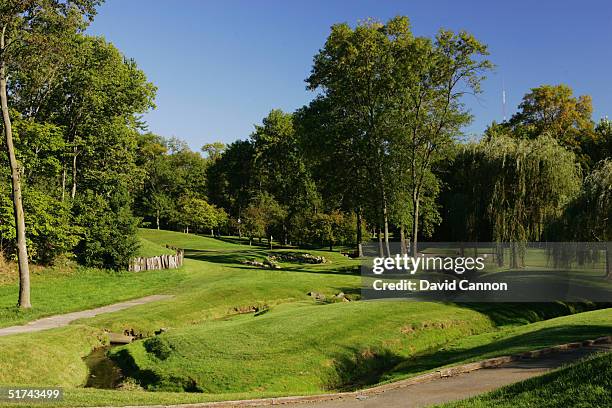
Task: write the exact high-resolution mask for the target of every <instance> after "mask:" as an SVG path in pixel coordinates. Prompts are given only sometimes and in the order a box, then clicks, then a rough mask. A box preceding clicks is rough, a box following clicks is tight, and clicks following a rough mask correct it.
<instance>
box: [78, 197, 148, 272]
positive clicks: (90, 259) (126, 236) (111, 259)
mask: <svg viewBox="0 0 612 408" xmlns="http://www.w3.org/2000/svg"><path fill="white" fill-rule="evenodd" d="M129 200H130V196H129V194H128V193H127V192H126V191H121V190H119V189H118V190H116V191H115V192H114V193H113V194H112V196H111V197H110V198H109V197H107V196H103V195H101V194H98V193H94V192H93V191H91V190H85V191H84V192H83V194H80V195H78V196H77V198H76V199H75V200H74V204H73V213H74V216H75V223H76V225H78V227H79V235H80V237H79V242H78V244H77V246H76V248H75V253H76V255H77V260H78V261H79V263H81V264H83V265H88V266H93V267H102V268H108V269H116V270H118V269H126V268H127V267H128V265H129V262H130V259H132V258H133V257H134V256H135V255H136V251H137V250H138V245H139V244H138V237H137V236H136V232H137V229H138V219H137V218H135V217H134V216H133V215H132V212H131V209H130V204H131V203H130V202H129Z"/></svg>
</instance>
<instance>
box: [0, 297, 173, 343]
mask: <svg viewBox="0 0 612 408" xmlns="http://www.w3.org/2000/svg"><path fill="white" fill-rule="evenodd" d="M172 297H173V296H172V295H151V296H145V297H143V298H139V299H133V300H128V301H125V302H119V303H115V304H112V305H107V306H102V307H98V308H95V309H89V310H81V311H80V312H72V313H66V314H61V315H55V316H49V317H44V318H42V319H38V320H34V321H31V322H29V323H26V324H24V325H23V326H11V327H5V328H0V337H1V336H10V335H13V334H21V333H32V332H37V331H42V330H49V329H55V328H58V327H64V326H67V325H69V324H70V323H72V322H73V321H75V320H77V319H85V318H88V317H94V316H97V315H99V314H103V313H112V312H118V311H120V310H123V309H127V308H130V307H134V306H139V305H144V304H147V303H151V302H157V301H158V300H165V299H170V298H172Z"/></svg>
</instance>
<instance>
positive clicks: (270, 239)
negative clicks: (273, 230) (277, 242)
mask: <svg viewBox="0 0 612 408" xmlns="http://www.w3.org/2000/svg"><path fill="white" fill-rule="evenodd" d="M269 241H270V242H269V243H270V249H272V235H270V238H269Z"/></svg>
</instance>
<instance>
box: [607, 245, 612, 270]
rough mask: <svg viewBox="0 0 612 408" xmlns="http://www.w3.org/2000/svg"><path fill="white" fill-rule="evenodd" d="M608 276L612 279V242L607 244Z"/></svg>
mask: <svg viewBox="0 0 612 408" xmlns="http://www.w3.org/2000/svg"><path fill="white" fill-rule="evenodd" d="M606 278H607V279H612V243H611V242H608V243H607V244H606Z"/></svg>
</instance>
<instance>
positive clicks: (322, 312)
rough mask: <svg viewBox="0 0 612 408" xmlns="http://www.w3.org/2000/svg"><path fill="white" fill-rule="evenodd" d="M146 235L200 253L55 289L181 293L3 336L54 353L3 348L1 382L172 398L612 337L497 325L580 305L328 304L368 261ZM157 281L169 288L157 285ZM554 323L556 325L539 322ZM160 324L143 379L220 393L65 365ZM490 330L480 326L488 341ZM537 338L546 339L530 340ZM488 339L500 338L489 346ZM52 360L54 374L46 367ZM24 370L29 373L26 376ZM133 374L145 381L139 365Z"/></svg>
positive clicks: (134, 355) (589, 320)
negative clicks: (102, 386)
mask: <svg viewBox="0 0 612 408" xmlns="http://www.w3.org/2000/svg"><path fill="white" fill-rule="evenodd" d="M141 235H142V236H143V237H144V238H145V239H147V240H149V241H151V242H153V243H156V244H159V245H163V244H171V245H173V246H177V247H182V248H185V249H186V255H187V257H189V259H186V261H185V266H184V267H183V268H181V269H178V270H170V271H159V274H160V275H157V274H158V272H155V271H148V272H144V273H136V274H127V273H125V274H119V275H118V276H120V275H125V276H124V277H117V278H116V277H115V276H114V275H112V274H111V275H110V276H106V278H108V279H109V280H110V281H109V282H102V281H100V282H93V283H90V282H89V280H88V279H83V284H82V288H81V292H80V293H79V292H75V291H74V290H73V286H72V281H73V280H74V276H65V277H63V278H57V279H58V281H57V282H58V283H57V288H56V292H57V293H56V296H60V297H64V299H65V300H66V302H65V303H63V307H68V306H70V307H73V305H72V304H70V300H72V301H73V302H81V301H80V300H79V297H84V298H86V299H88V300H87V301H82V302H81V303H78V304H79V305H81V306H79V307H80V308H89V307H91V305H87V306H84V304H85V303H87V302H88V301H89V302H96V303H98V304H99V303H100V302H101V300H100V299H99V298H96V294H99V293H100V292H101V290H100V287H103V288H106V290H108V291H109V292H110V293H109V295H108V296H109V298H110V297H112V296H116V295H115V292H119V293H121V291H126V292H128V291H129V292H130V293H131V294H132V295H134V296H131V297H139V296H143V295H145V294H149V293H152V292H157V293H160V292H162V291H163V293H172V294H175V297H174V298H173V299H170V300H167V301H163V302H157V303H151V304H148V305H144V306H139V307H134V308H131V309H126V310H123V311H120V312H117V313H112V314H109V315H101V316H98V317H96V318H93V319H86V320H82V321H80V322H78V324H75V325H71V326H69V327H67V328H64V329H60V330H50V331H47V332H41V333H37V334H36V335H21V336H14V337H4V338H2V337H0V350H5V345H9V344H17V343H15V342H18V339H30V338H32V339H35V344H36V345H37V347H38V349H42V350H43V351H44V352H45V353H47V354H48V355H49V356H56V357H57V358H55V359H54V358H46V357H44V356H43V357H41V355H39V354H38V353H39V352H37V351H35V350H34V348H33V347H34V343H31V344H32V346H31V347H25V346H24V347H23V348H22V349H21V350H17V349H16V348H12V349H11V350H13V351H11V354H12V357H6V356H5V355H4V353H2V354H0V361H2V363H3V365H2V368H3V369H2V370H0V384H7V383H10V384H16V383H17V384H30V385H32V384H40V385H47V386H49V385H56V384H61V385H64V386H65V387H67V388H66V390H65V391H66V398H65V401H64V402H63V403H62V405H66V406H75V405H105V404H116V405H129V404H157V403H160V404H164V403H165V404H170V403H179V402H197V401H211V400H223V399H237V398H253V397H263V396H278V395H287V394H295V393H317V392H321V391H327V390H329V389H348V388H353V387H357V386H361V385H366V384H373V383H376V382H378V381H388V380H391V379H395V378H401V377H405V376H408V375H413V374H416V373H417V372H422V371H427V370H428V369H431V368H432V367H433V365H434V364H438V365H442V364H448V363H450V362H454V361H456V362H460V361H463V360H465V359H472V358H473V359H476V358H477V357H478V356H479V355H499V354H505V353H506V352H507V351H508V349H509V347H511V346H512V344H515V345H516V347H527V348H534V347H532V346H533V345H534V344H535V343H537V341H536V340H534V339H536V338H537V335H536V334H535V333H538V332H539V333H541V334H542V340H541V343H545V342H549V344H556V343H558V342H562V341H563V340H562V338H561V337H558V336H557V334H559V333H560V332H559V331H556V332H555V331H550V332H548V334H547V333H546V332H544V331H542V330H543V329H544V328H548V329H550V328H553V329H555V330H564V331H563V333H565V335H566V336H567V337H568V338H570V337H571V339H572V340H579V339H581V338H591V337H597V336H599V335H603V334H609V333H610V332H612V310H601V311H597V312H591V313H581V314H578V315H575V316H570V317H571V318H573V319H571V320H563V319H561V320H559V319H553V320H550V321H547V322H541V323H536V324H535V325H526V326H520V327H516V328H507V327H506V328H505V329H500V326H504V325H513V324H522V323H525V322H530V321H535V320H539V319H543V318H550V317H554V316H558V315H562V314H567V313H571V312H572V310H571V308H568V307H566V306H565V305H561V304H556V305H533V304H532V305H485V306H482V305H481V306H479V305H470V306H469V307H467V306H460V305H453V304H432V303H408V302H340V303H327V302H317V301H315V300H314V299H313V298H311V297H310V296H308V295H307V293H308V292H311V291H315V292H319V293H322V294H324V295H325V296H326V297H327V298H328V299H329V298H331V297H332V296H333V295H334V294H337V293H338V292H344V293H346V294H347V295H349V297H351V296H357V294H358V291H359V285H360V277H359V275H358V271H356V270H355V268H356V266H358V264H359V263H358V261H355V260H351V259H348V258H346V257H343V256H341V255H339V254H338V253H330V252H327V251H314V250H313V251H306V252H309V253H312V254H315V255H323V256H325V257H326V258H328V259H330V260H331V262H328V263H324V264H317V265H312V264H298V263H284V264H282V267H283V269H280V270H272V269H261V268H256V267H251V266H247V265H243V264H241V261H243V260H246V259H258V260H262V259H264V258H265V256H266V255H267V254H268V253H269V251H268V250H267V249H265V248H262V247H256V246H253V247H250V246H248V245H240V244H238V243H232V242H224V241H222V240H218V239H212V238H208V237H198V236H194V235H187V234H182V233H174V232H167V231H156V230H141ZM281 252H282V251H281ZM94 275H95V274H94ZM113 279H125V280H114V281H113ZM140 279H143V281H140ZM132 280H133V281H132ZM60 281H61V285H60V283H59V282H60ZM53 282H54V281H53V279H51V278H49V280H44V279H43V280H40V281H39V282H38V283H37V286H38V287H39V289H38V290H40V291H41V294H42V293H43V292H46V288H47V287H48V286H49V285H51V284H52V283H53ZM155 282H160V283H159V285H158V286H156V283H155ZM105 285H107V286H105ZM151 285H152V286H153V288H155V287H157V290H155V289H152V288H151ZM0 290H2V288H1V287H0ZM109 298H107V299H109ZM2 299H3V301H4V297H3V298H2ZM15 299H16V292H15ZM38 302H39V303H38V305H36V303H35V307H41V308H49V305H53V304H55V300H54V299H52V298H51V297H49V298H47V297H45V296H41V297H40V298H38ZM108 303H112V301H108ZM253 306H256V307H258V308H260V310H262V311H263V310H267V312H265V313H259V314H258V316H255V314H254V313H250V314H240V312H241V311H245V310H249V309H251V308H252V307H253ZM56 308H59V306H56ZM75 308H76V307H75ZM72 310H75V309H72ZM564 319H569V317H568V318H564ZM544 323H546V324H547V325H550V326H546V327H544V326H542V324H544ZM83 325H86V326H87V327H83ZM160 327H165V328H168V332H167V333H165V334H163V335H161V336H159V337H158V338H157V339H158V340H156V341H154V342H152V344H151V343H149V344H148V345H147V348H145V346H144V344H145V342H143V341H139V342H137V343H134V344H132V345H130V346H128V347H126V348H125V350H127V351H125V352H124V353H127V355H126V354H123V358H124V361H129V360H133V362H134V363H135V364H136V365H137V366H138V367H137V368H138V369H150V370H151V371H150V378H149V379H145V381H144V385H145V386H147V385H148V386H150V387H151V388H157V389H160V388H161V389H185V388H187V389H193V390H205V391H209V392H211V393H210V394H202V393H184V392H183V393H168V392H141V391H129V392H128V391H108V390H93V389H82V388H79V387H80V386H82V384H84V382H85V379H86V375H85V371H84V370H85V368H84V364H83V365H82V366H81V369H76V370H70V372H69V373H67V371H68V370H66V367H68V366H70V364H74V363H75V362H78V361H79V359H80V358H81V357H83V356H84V355H86V354H87V352H85V351H84V350H86V349H87V347H88V345H91V344H96V342H98V333H100V332H101V329H105V328H106V329H111V330H113V331H122V330H124V329H126V328H133V329H134V330H135V331H143V332H151V331H153V330H156V329H158V328H160ZM585 327H586V329H585ZM87 330H91V332H87ZM513 330H523V331H524V332H521V331H513ZM551 330H552V329H551ZM87 333H90V334H87ZM479 333H482V334H481V335H480V336H478V334H479ZM528 333H532V334H531V335H533V336H536V337H534V338H531V337H528V336H527V334H528ZM487 335H489V336H490V337H487ZM54 336H59V338H64V339H65V341H64V342H62V341H59V340H58V339H57V338H56V337H54ZM496 336H497V337H496ZM81 337H87V339H82V338H81ZM513 338H514V340H512V339H513ZM530 338H531V339H532V340H533V341H531V340H529V339H530ZM73 339H75V340H73ZM83 341H86V343H82V342H83ZM491 341H493V345H491V346H490V347H489V346H488V343H490V342H491ZM156 343H157V344H156ZM11 347H14V346H11ZM147 349H148V350H149V351H147ZM439 351H442V352H449V353H450V352H452V353H455V354H447V356H450V358H449V359H448V360H444V359H443V358H440V359H438V357H437V352H439ZM160 357H161V358H160ZM424 358H425V360H423V359H424ZM426 358H429V360H426ZM45 359H46V360H48V363H47V362H45V361H46V360H45ZM18 364H19V365H18ZM43 364H45V365H46V367H45V370H37V369H36V367H38V366H40V365H43ZM27 366H31V367H33V368H32V370H30V371H24V373H25V374H24V375H23V376H17V377H16V376H15V373H16V372H20V370H21V369H22V368H23V367H27ZM134 375H135V376H137V377H142V371H140V372H139V373H135V374H134Z"/></svg>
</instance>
